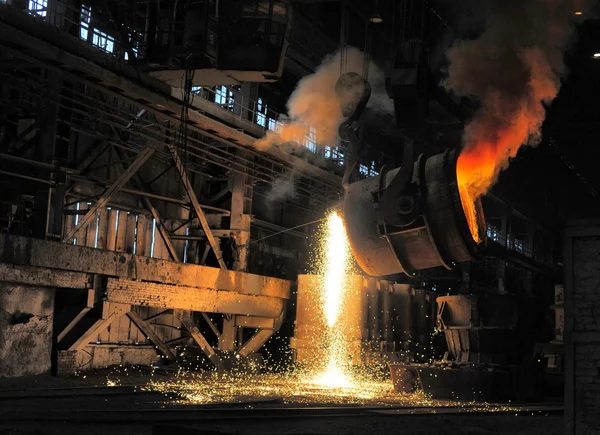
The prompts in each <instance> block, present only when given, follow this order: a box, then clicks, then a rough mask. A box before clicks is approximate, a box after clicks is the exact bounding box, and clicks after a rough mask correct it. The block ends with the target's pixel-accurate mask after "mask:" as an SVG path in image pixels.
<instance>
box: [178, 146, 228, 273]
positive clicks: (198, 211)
mask: <svg viewBox="0 0 600 435" xmlns="http://www.w3.org/2000/svg"><path fill="white" fill-rule="evenodd" d="M167 148H169V151H170V152H171V156H172V157H173V161H174V162H175V167H176V168H177V172H179V176H180V177H181V182H182V183H183V187H184V189H185V191H186V193H187V195H188V198H189V199H190V202H191V203H192V207H193V208H194V212H195V213H196V216H198V220H199V221H200V225H202V229H203V230H204V234H206V238H207V239H208V243H209V244H210V247H211V248H212V250H213V252H214V253H215V256H216V257H217V261H218V262H219V266H220V267H221V269H225V270H226V269H227V266H225V262H224V261H223V258H222V257H221V249H220V248H219V245H218V244H217V241H216V239H215V238H214V236H213V235H212V232H211V229H210V226H209V225H208V221H207V220H206V216H204V212H203V211H202V207H201V206H200V203H199V202H198V198H197V197H196V192H194V188H193V186H192V183H191V181H190V179H189V177H188V175H187V171H186V170H185V166H184V164H183V162H182V161H181V158H180V157H179V153H178V151H177V147H176V146H175V145H173V144H171V143H167Z"/></svg>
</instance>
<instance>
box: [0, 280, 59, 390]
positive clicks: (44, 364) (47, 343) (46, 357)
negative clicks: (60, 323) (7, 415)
mask: <svg viewBox="0 0 600 435" xmlns="http://www.w3.org/2000/svg"><path fill="white" fill-rule="evenodd" d="M53 312H54V288H50V287H35V286H22V285H18V284H9V283H0V378H1V377H16V376H26V375H40V374H45V373H49V372H50V367H51V356H52V334H53V320H54V314H53Z"/></svg>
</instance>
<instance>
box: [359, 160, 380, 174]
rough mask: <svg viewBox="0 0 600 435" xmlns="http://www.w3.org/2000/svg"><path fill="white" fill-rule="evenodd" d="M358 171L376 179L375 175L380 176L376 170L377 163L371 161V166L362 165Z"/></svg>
mask: <svg viewBox="0 0 600 435" xmlns="http://www.w3.org/2000/svg"><path fill="white" fill-rule="evenodd" d="M358 171H359V172H360V173H361V174H363V175H365V176H367V177H374V176H375V175H379V172H377V171H376V170H375V161H371V162H370V163H369V164H362V163H361V164H360V165H359V167H358Z"/></svg>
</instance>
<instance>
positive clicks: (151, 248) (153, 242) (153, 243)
mask: <svg viewBox="0 0 600 435" xmlns="http://www.w3.org/2000/svg"><path fill="white" fill-rule="evenodd" d="M155 244H156V219H152V241H151V242H150V257H154V246H155Z"/></svg>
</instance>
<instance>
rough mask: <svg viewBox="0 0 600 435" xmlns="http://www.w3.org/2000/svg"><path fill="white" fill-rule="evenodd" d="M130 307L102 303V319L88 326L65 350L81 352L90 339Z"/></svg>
mask: <svg viewBox="0 0 600 435" xmlns="http://www.w3.org/2000/svg"><path fill="white" fill-rule="evenodd" d="M130 309H131V307H130V306H129V305H124V304H113V303H110V302H104V305H103V307H102V318H100V319H98V320H96V321H95V322H94V324H93V325H92V326H90V327H89V328H88V329H87V330H86V331H85V332H84V333H83V334H82V335H81V336H80V337H79V338H78V339H77V340H76V341H75V342H74V343H73V344H72V345H71V346H69V348H68V349H67V350H81V349H83V348H84V347H85V346H87V344H88V343H89V342H90V340H91V338H92V337H93V336H94V335H95V334H98V333H100V332H102V331H103V330H104V329H106V328H108V326H109V325H110V324H111V323H112V322H114V321H115V320H117V319H118V318H119V317H121V316H122V315H123V314H125V313H127V312H128V311H129V310H130Z"/></svg>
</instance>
